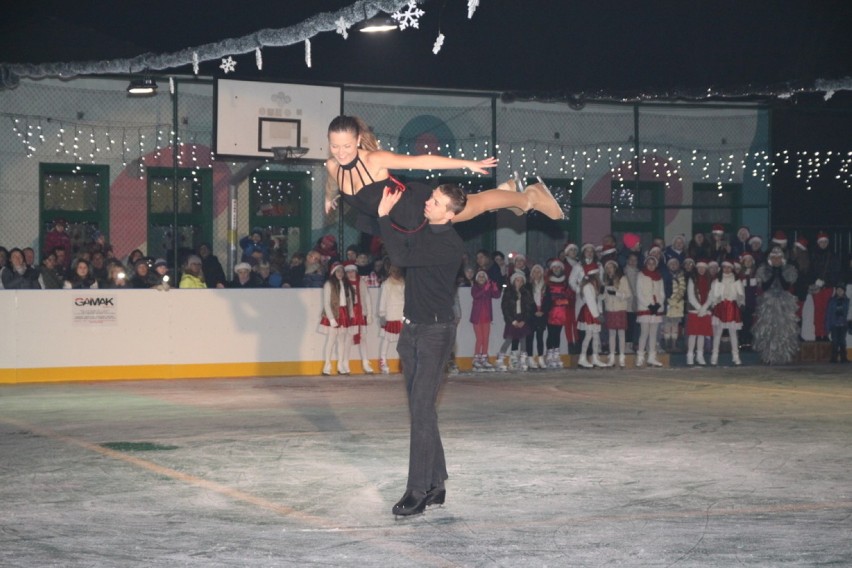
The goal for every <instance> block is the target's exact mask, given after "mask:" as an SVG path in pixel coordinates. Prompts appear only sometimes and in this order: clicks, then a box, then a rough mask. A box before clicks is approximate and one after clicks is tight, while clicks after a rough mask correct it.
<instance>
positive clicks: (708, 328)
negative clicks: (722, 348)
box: [686, 258, 713, 365]
mask: <svg viewBox="0 0 852 568" xmlns="http://www.w3.org/2000/svg"><path fill="white" fill-rule="evenodd" d="M711 286H712V280H711V279H710V275H709V274H708V273H707V260H706V259H703V258H702V259H699V260H698V262H696V263H695V270H694V271H693V273H692V274H691V275H690V277H689V282H687V285H686V291H687V298H688V302H689V309H688V311H687V314H686V335H687V344H686V364H687V365H694V364H695V363H696V362H697V363H698V364H699V365H706V364H707V362H706V361H705V360H704V338H705V337H712V336H713V321H712V316H711V315H710V305H711V304H710V288H711Z"/></svg>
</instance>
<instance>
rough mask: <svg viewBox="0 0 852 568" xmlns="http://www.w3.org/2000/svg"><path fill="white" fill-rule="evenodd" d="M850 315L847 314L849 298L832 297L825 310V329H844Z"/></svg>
mask: <svg viewBox="0 0 852 568" xmlns="http://www.w3.org/2000/svg"><path fill="white" fill-rule="evenodd" d="M850 315H852V314H850V313H849V298H847V297H846V296H843V297H842V298H840V297H838V296H832V298H831V299H830V300H829V301H828V308H826V310H825V328H826V329H831V328H833V327H846V326H847V325H848V324H847V323H846V322H847V321H849V317H850Z"/></svg>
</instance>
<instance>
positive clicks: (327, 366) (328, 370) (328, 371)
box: [322, 361, 331, 375]
mask: <svg viewBox="0 0 852 568" xmlns="http://www.w3.org/2000/svg"><path fill="white" fill-rule="evenodd" d="M322 374H323V375H330V374H331V361H326V362H325V365H323V366H322Z"/></svg>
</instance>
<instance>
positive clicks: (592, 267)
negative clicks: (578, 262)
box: [583, 262, 600, 276]
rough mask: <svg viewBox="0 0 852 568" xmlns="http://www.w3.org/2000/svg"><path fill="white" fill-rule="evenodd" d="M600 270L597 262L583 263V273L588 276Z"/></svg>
mask: <svg viewBox="0 0 852 568" xmlns="http://www.w3.org/2000/svg"><path fill="white" fill-rule="evenodd" d="M598 272H600V267H599V266H598V265H597V263H595V262H590V263H589V264H585V265H583V273H584V274H585V275H586V276H591V275H593V274H597V273H598Z"/></svg>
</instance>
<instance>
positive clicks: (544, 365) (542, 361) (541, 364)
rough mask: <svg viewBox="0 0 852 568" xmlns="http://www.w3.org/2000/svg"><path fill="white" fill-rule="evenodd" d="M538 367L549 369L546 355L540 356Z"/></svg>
mask: <svg viewBox="0 0 852 568" xmlns="http://www.w3.org/2000/svg"><path fill="white" fill-rule="evenodd" d="M538 368H539V369H547V361H546V360H545V358H544V355H539V356H538Z"/></svg>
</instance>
